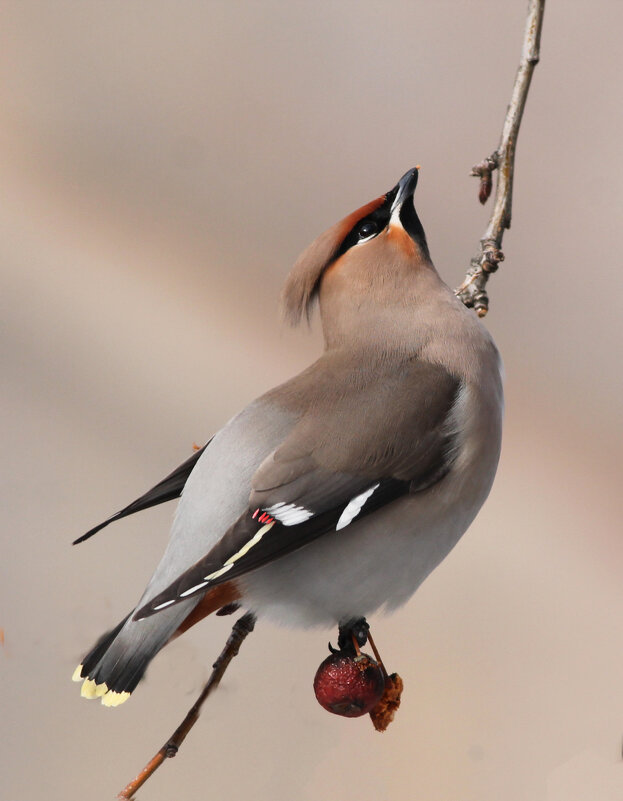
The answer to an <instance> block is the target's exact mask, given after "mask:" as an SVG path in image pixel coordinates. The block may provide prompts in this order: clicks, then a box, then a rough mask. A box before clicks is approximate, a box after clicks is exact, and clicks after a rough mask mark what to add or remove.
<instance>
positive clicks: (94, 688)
mask: <svg viewBox="0 0 623 801" xmlns="http://www.w3.org/2000/svg"><path fill="white" fill-rule="evenodd" d="M107 692H108V687H107V685H106V682H102V683H101V684H96V683H95V681H94V680H93V679H86V680H85V682H84V684H83V685H82V689H81V690H80V695H81V696H82V697H83V698H89V699H91V698H99V697H100V696H103V695H106V693H107Z"/></svg>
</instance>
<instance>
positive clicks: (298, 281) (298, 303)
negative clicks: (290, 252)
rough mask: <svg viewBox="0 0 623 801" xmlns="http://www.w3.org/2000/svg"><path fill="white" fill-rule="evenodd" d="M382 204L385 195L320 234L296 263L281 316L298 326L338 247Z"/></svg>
mask: <svg viewBox="0 0 623 801" xmlns="http://www.w3.org/2000/svg"><path fill="white" fill-rule="evenodd" d="M384 201H385V195H381V197H379V198H377V199H376V200H373V201H371V202H370V203H366V205H365V206H362V207H361V208H360V209H357V210H356V211H353V212H352V213H351V214H349V215H348V216H347V217H345V218H344V219H343V220H340V222H339V223H336V224H335V225H333V226H332V227H331V228H329V230H328V231H325V232H324V233H323V234H320V236H319V237H317V238H316V239H315V240H314V241H313V242H312V243H311V245H309V247H307V248H306V249H305V250H304V251H303V252H302V253H301V255H300V256H299V257H298V259H297V260H296V263H295V265H294V267H293V268H292V270H291V271H290V274H289V275H288V278H287V279H286V283H285V286H284V288H283V292H282V295H281V303H282V308H283V312H284V316H285V317H286V319H287V320H289V322H290V323H291V324H292V325H297V324H298V323H299V322H300V321H301V318H302V317H303V315H305V316H306V317H307V318H308V319H309V315H310V312H311V309H312V306H313V303H314V300H315V299H316V295H317V293H318V287H319V285H320V279H321V277H322V274H323V272H324V271H325V270H326V269H327V267H328V266H329V265H330V264H331V262H332V261H333V259H334V258H335V255H336V253H337V252H338V250H339V248H340V245H341V244H342V242H343V241H344V239H345V238H346V237H347V236H348V234H349V233H350V231H351V230H352V229H353V227H354V226H355V225H356V224H357V223H358V222H359V220H361V219H363V218H364V217H367V216H368V215H369V214H371V213H372V212H373V211H374V210H375V209H377V208H378V207H379V206H380V205H382V204H383V202H384Z"/></svg>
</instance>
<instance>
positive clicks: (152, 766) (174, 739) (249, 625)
mask: <svg viewBox="0 0 623 801" xmlns="http://www.w3.org/2000/svg"><path fill="white" fill-rule="evenodd" d="M254 626H255V615H253V614H251V613H250V612H247V614H246V615H243V616H242V617H241V618H239V619H238V620H237V621H236V622H235V623H234V625H233V627H232V630H231V634H230V635H229V637H228V638H227V642H226V643H225V647H224V648H223V650H222V651H221V653H220V655H219V657H218V659H217V660H216V662H215V663H214V664H213V665H212V668H213V669H212V674H211V675H210V678H209V679H208V682H207V684H206V685H205V687H204V688H203V690H202V691H201V695H200V696H199V698H197V700H196V701H195V703H194V704H193V706H192V707H191V708H190V710H189V711H188V714H187V715H186V717H185V718H184V720H183V721H182V723H181V724H180V725H179V726H178V727H177V729H176V730H175V731H174V732H173V734H172V735H171V737H169V739H168V740H167V741H166V743H165V744H164V745H163V746H162V748H161V749H160V751H158V753H157V754H156V755H155V756H154V757H153V758H152V759H150V761H149V762H148V763H147V764H146V765H145V767H144V768H143V770H142V771H141V772H140V773H139V774H138V776H137V777H136V778H135V779H133V780H132V781H131V782H130V783H129V784H128V785H127V786H126V787H124V788H123V790H122V791H121V792H120V793H119V795H118V796H117V801H122V800H123V799H125V800H126V801H127V799H129V798H132V796H133V795H134V793H135V792H136V791H137V790H138V789H140V788H141V787H142V786H143V785H144V784H145V782H146V781H147V779H149V777H150V776H151V775H152V773H154V772H155V771H156V770H157V769H158V768H159V767H160V765H162V763H163V762H164V760H165V759H167V758H172V757H174V756H175V755H176V754H177V752H178V750H179V748H180V746H181V744H182V743H183V742H184V740H185V739H186V735H187V734H188V732H189V731H190V730H191V729H192V727H193V726H194V725H195V723H196V722H197V720H198V719H199V714H200V712H201V707H202V705H203V702H204V701H205V700H206V698H207V697H208V696H209V695H210V693H211V692H212V690H214V689H215V688H216V687H218V685H219V682H220V681H221V679H222V678H223V674H224V673H225V671H226V670H227V667H228V665H229V663H230V662H231V660H232V659H233V658H234V657H235V656H236V655H237V654H238V651H239V650H240V646H241V645H242V643H243V642H244V640H245V638H246V637H247V635H248V634H250V633H251V632H252V631H253V628H254Z"/></svg>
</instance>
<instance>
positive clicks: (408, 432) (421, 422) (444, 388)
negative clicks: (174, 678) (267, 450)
mask: <svg viewBox="0 0 623 801" xmlns="http://www.w3.org/2000/svg"><path fill="white" fill-rule="evenodd" d="M381 381H383V382H384V384H387V383H388V382H389V383H391V384H392V386H389V387H387V386H384V387H379V386H377V387H376V389H375V391H374V392H368V391H367V390H365V389H364V390H363V391H362V390H361V388H359V390H358V391H357V397H356V399H355V398H350V399H349V398H347V397H346V396H345V395H344V393H342V400H343V401H344V402H343V403H339V404H336V403H335V399H333V400H331V399H329V401H328V402H327V403H326V404H323V403H322V402H319V403H317V404H314V405H313V407H312V408H311V409H310V410H308V413H307V414H306V415H305V416H304V417H303V419H302V420H301V421H300V423H299V424H298V425H296V426H295V428H294V429H293V430H292V431H291V433H290V434H289V435H288V436H287V437H286V439H285V440H284V442H283V443H282V445H281V446H280V447H278V448H276V449H275V450H274V451H273V452H272V453H271V454H270V455H269V456H268V457H267V458H266V459H265V460H264V462H263V463H262V464H261V465H260V467H259V468H258V470H257V471H256V473H255V475H254V477H253V481H252V490H251V494H250V502H249V506H248V510H247V511H245V512H244V513H243V514H242V515H241V516H240V517H239V518H238V520H237V521H236V522H235V523H234V524H233V525H232V526H231V527H230V528H229V530H228V531H227V532H226V534H225V535H224V536H223V537H222V538H221V539H220V540H219V542H218V543H217V544H216V545H215V546H214V547H213V548H212V549H211V550H210V551H209V552H208V553H207V555H206V556H205V557H203V558H202V559H200V560H199V561H198V562H196V563H195V564H194V565H193V566H192V567H191V568H190V569H188V570H186V571H185V572H184V573H182V574H181V575H180V576H179V578H178V579H176V580H175V581H174V582H172V583H171V584H170V585H169V586H168V587H167V588H166V589H165V590H164V591H163V592H160V593H158V594H157V595H156V596H154V597H153V598H151V599H150V601H149V603H147V604H145V605H144V606H143V607H142V608H140V609H139V610H138V612H137V613H136V614H135V619H140V618H143V617H147V616H149V615H151V614H154V613H156V612H158V611H160V610H161V609H164V608H166V607H169V606H171V605H172V604H174V603H177V602H179V601H182V600H184V599H186V598H188V597H189V596H192V595H194V594H196V593H200V592H205V591H206V590H207V589H209V588H210V587H212V586H214V585H216V584H220V583H221V582H223V581H229V580H230V579H234V578H236V577H238V576H241V575H243V574H244V573H247V572H249V571H250V570H254V569H255V568H258V567H261V566H262V565H265V564H267V563H268V562H272V561H273V560H275V559H277V558H279V557H281V556H284V555H285V554H287V553H290V552H291V551H294V550H297V549H299V548H301V547H303V546H304V545H306V544H308V543H309V542H311V541H312V540H314V539H316V538H318V537H320V536H322V535H326V536H339V533H340V530H341V529H342V528H344V527H345V526H347V525H349V524H350V523H351V522H352V521H353V520H355V519H357V518H359V517H362V516H363V515H368V514H370V513H372V512H374V511H375V510H377V509H379V508H381V507H382V506H385V505H386V504H388V503H391V502H392V501H393V500H395V499H396V498H398V497H400V496H401V495H405V494H407V493H409V492H417V491H421V490H423V489H425V488H427V487H429V486H431V485H432V484H434V483H436V482H437V481H438V480H440V479H441V478H442V477H443V476H444V475H445V474H446V473H447V472H448V470H449V469H450V467H451V464H452V461H453V459H454V456H455V453H456V448H455V447H454V438H455V430H454V428H455V426H454V423H453V416H452V410H453V407H454V405H455V402H456V400H457V397H458V395H459V390H460V387H461V384H460V382H459V381H457V379H456V378H454V377H453V376H452V375H450V374H449V373H448V372H447V371H446V370H445V369H444V368H443V367H441V366H439V365H434V364H430V363H425V362H421V361H417V360H412V361H410V362H408V363H406V364H405V365H404V370H402V371H401V372H400V373H399V374H397V375H396V374H394V375H393V376H392V377H391V378H390V377H389V376H381ZM384 389H385V390H387V392H385V391H384ZM383 396H385V398H384V397H383ZM371 398H374V402H371V400H370V399H371ZM379 399H380V400H379ZM390 399H391V402H392V403H393V404H394V408H386V407H385V405H384V403H385V401H386V400H390ZM349 401H350V402H349ZM355 401H356V402H355ZM344 414H345V415H346V417H345V416H344Z"/></svg>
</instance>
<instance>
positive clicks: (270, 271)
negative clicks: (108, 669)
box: [0, 0, 623, 801]
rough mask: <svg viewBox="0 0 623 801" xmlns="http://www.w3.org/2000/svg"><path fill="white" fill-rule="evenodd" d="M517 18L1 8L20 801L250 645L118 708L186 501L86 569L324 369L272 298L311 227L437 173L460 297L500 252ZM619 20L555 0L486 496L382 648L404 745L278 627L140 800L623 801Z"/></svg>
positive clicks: (523, 182) (432, 219)
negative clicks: (75, 678)
mask: <svg viewBox="0 0 623 801" xmlns="http://www.w3.org/2000/svg"><path fill="white" fill-rule="evenodd" d="M525 8H526V3H525V2H524V0H512V1H511V0H506V2H503V3H501V2H499V0H474V2H470V3H467V2H459V0H454V2H452V1H447V2H435V3H432V2H425V0H408V1H407V0H387V1H386V2H384V3H378V2H375V3H372V2H368V1H367V0H364V2H326V0H320V1H319V2H318V1H317V2H291V3H286V2H274V1H273V2H270V1H269V0H268V1H265V2H262V3H250V2H248V3H241V2H202V3H196V2H184V1H183V2H175V3H173V2H164V1H163V0H150V2H143V1H138V0H136V1H135V2H131V3H128V2H116V1H115V2H112V1H111V2H106V3H97V2H93V0H82V1H81V2H55V3H42V2H33V1H32V0H20V1H19V2H17V1H16V2H5V3H3V14H2V17H3V21H2V26H1V29H0V37H1V40H0V60H1V74H2V83H1V88H0V92H1V95H0V100H1V104H0V148H1V150H0V153H1V160H2V166H1V170H2V193H1V195H2V199H1V201H0V202H1V204H2V206H1V209H0V227H1V233H0V268H1V270H2V291H1V298H0V304H1V320H2V336H1V344H2V379H3V380H2V396H3V399H2V427H3V431H2V443H3V445H2V447H3V467H4V471H3V479H2V494H3V498H2V509H3V518H4V522H3V531H2V555H3V558H2V568H3V569H2V582H1V584H0V599H1V605H0V627H1V628H2V629H3V630H4V635H5V641H4V645H3V646H2V647H0V677H1V681H0V704H1V709H2V718H1V727H2V729H1V731H2V745H1V746H0V797H1V798H2V799H7V801H31V799H42V798H45V799H51V800H52V801H57V800H58V801H60V799H63V801H67V799H96V798H97V799H99V798H112V797H114V795H115V794H116V792H117V791H118V790H119V789H120V788H121V787H122V786H123V785H124V784H125V782H126V781H127V780H129V779H130V778H131V777H132V776H133V775H134V774H135V773H136V772H137V770H138V769H139V768H140V767H141V766H142V765H143V763H144V762H145V760H146V759H147V758H148V757H150V756H151V754H152V753H153V752H154V751H155V750H156V749H157V748H158V747H159V746H160V745H161V743H162V742H163V741H164V739H165V738H166V737H167V736H168V734H169V733H170V732H171V731H172V730H173V728H174V727H175V726H176V725H177V723H178V721H179V720H180V718H181V717H182V715H183V713H184V712H185V711H186V709H187V707H188V706H189V705H190V703H191V702H192V700H193V698H194V696H195V694H196V693H197V692H198V690H199V688H200V687H201V684H202V682H203V681H204V680H205V678H206V677H207V675H208V672H209V665H210V664H211V661H212V659H213V658H214V656H215V655H216V653H217V652H218V651H219V650H220V648H221V645H222V642H223V640H224V638H225V635H226V632H227V631H228V629H229V625H230V623H231V621H230V620H227V619H219V620H214V621H208V622H206V623H204V624H203V625H202V626H200V627H198V628H197V629H195V630H193V631H192V632H191V633H190V634H188V635H187V636H186V637H184V638H182V639H181V640H179V641H178V642H176V643H175V644H174V645H173V646H171V647H170V648H168V649H167V650H166V651H165V652H163V653H162V654H161V656H160V657H159V658H158V659H157V660H156V661H155V663H154V664H153V666H152V669H151V670H150V672H149V674H148V677H147V679H146V681H145V682H144V683H143V684H142V685H141V686H140V688H139V690H138V691H137V692H136V693H135V696H134V697H133V698H132V700H131V701H130V702H129V703H128V704H126V705H125V706H124V707H122V708H120V709H118V710H115V711H113V710H108V709H104V708H102V707H101V706H100V705H99V704H94V703H87V702H86V701H83V700H81V699H80V697H79V693H78V687H77V686H76V685H73V684H72V683H71V682H70V681H69V678H70V676H71V673H72V671H73V668H74V666H75V664H76V663H77V662H78V660H79V658H80V656H81V655H82V653H83V652H84V651H85V650H86V649H87V648H89V647H90V646H91V644H92V642H93V641H94V639H95V638H96V637H97V636H98V635H99V634H100V633H101V632H102V631H104V630H105V629H107V628H109V627H110V626H111V625H112V624H114V623H116V622H117V620H118V619H119V618H120V617H121V616H122V615H123V614H125V612H126V611H127V610H128V609H129V608H130V607H131V606H132V605H133V604H134V603H135V601H136V600H137V597H138V595H139V594H140V591H141V590H142V588H143V586H144V584H145V582H146V580H147V579H148V577H149V575H150V574H151V571H152V569H153V567H154V565H155V563H156V562H157V560H158V559H159V556H160V553H161V550H162V548H163V546H164V543H165V541H166V538H167V527H168V524H169V520H170V518H171V514H172V511H173V507H172V506H168V507H166V508H161V509H159V510H152V511H149V512H146V513H144V514H143V515H141V516H139V517H137V518H134V519H130V520H128V521H126V522H123V523H121V524H118V525H116V526H115V527H114V528H111V529H108V530H106V531H104V532H102V533H101V534H100V535H98V536H97V537H96V538H95V539H94V540H93V541H91V542H88V543H87V544H85V545H83V546H81V547H79V548H74V549H72V548H71V547H70V542H71V540H72V539H73V538H74V537H76V536H77V535H79V534H80V533H82V532H83V531H84V530H85V529H86V528H88V527H89V526H91V525H92V524H94V523H96V522H98V521H99V520H100V519H101V518H103V517H105V516H106V515H108V514H109V513H111V512H112V511H114V510H116V509H117V508H119V507H120V506H121V505H124V504H125V503H126V502H128V501H129V500H131V499H133V498H134V497H136V495H137V494H139V493H140V492H142V491H143V490H144V489H146V488H147V487H149V486H151V485H152V484H153V483H154V482H155V481H156V480H158V479H159V478H161V477H162V476H163V475H164V474H165V473H167V472H168V471H169V470H170V469H172V468H173V467H174V466H176V465H177V464H178V463H179V462H180V461H182V460H183V459H185V458H186V457H187V455H188V454H189V453H190V449H191V445H192V443H193V441H195V442H203V441H205V439H206V438H208V437H209V436H210V434H211V433H212V432H214V431H215V430H216V429H217V428H218V427H219V426H220V425H221V424H222V423H223V422H224V421H225V420H226V419H228V417H229V416H230V415H232V414H233V413H234V412H236V411H237V410H238V409H239V408H240V407H241V406H243V405H244V404H245V403H247V402H248V401H249V400H251V399H252V398H253V397H255V396H256V395H258V394H259V393H260V392H262V391H263V390H265V389H266V388H268V387H270V386H272V385H274V384H275V383H276V382H278V381H281V380H283V379H284V378H286V377H288V376H289V375H291V374H293V373H294V372H295V371H297V370H299V369H301V368H302V367H303V366H305V365H306V364H307V363H308V362H309V361H310V360H311V359H312V358H313V357H314V355H315V354H316V353H317V352H318V349H319V342H320V340H319V337H318V332H317V329H315V331H314V333H313V334H312V335H310V334H309V333H308V332H307V331H301V332H289V331H287V330H285V329H284V328H283V326H282V325H281V323H280V322H279V317H278V313H277V298H278V293H279V289H280V286H281V283H282V281H283V278H284V276H285V274H286V272H287V270H288V269H289V267H290V265H291V264H292V263H293V261H294V259H295V257H296V256H297V254H298V252H299V251H300V250H301V249H302V248H303V247H304V246H306V245H307V244H308V242H309V241H311V239H313V238H314V237H315V236H316V234H317V233H319V232H320V231H321V230H323V229H324V228H325V227H326V226H328V225H329V224H332V223H333V222H335V221H336V220H337V219H338V218H340V217H341V216H343V215H344V214H345V213H347V212H349V211H350V210H352V209H353V208H356V207H357V206H359V205H361V204H362V203H363V202H366V201H368V200H369V199H371V198H373V197H376V196H377V195H379V194H380V193H382V192H384V191H386V190H387V189H389V188H390V187H391V186H392V185H393V184H394V183H395V181H396V180H397V179H398V178H399V177H400V175H401V174H402V173H403V172H404V171H405V170H406V169H408V168H409V167H411V166H412V165H413V164H415V163H420V164H422V174H421V180H420V186H419V187H418V190H417V195H416V203H417V207H418V210H419V213H420V216H421V218H422V221H423V223H424V226H425V228H426V231H427V234H428V238H429V243H430V246H431V251H432V254H433V258H434V259H435V261H436V264H437V266H438V268H439V270H440V272H441V273H442V275H443V276H444V277H445V279H446V280H447V281H448V282H449V283H450V284H451V285H456V284H457V283H458V282H459V280H460V278H461V276H462V274H463V272H464V269H465V266H466V264H467V261H468V259H469V257H470V255H471V254H472V252H473V251H474V248H475V245H476V242H477V240H478V238H479V236H480V235H481V233H482V232H483V231H484V227H485V224H486V219H487V215H488V213H489V212H488V209H485V210H483V209H481V208H480V207H479V206H478V203H477V202H476V191H477V186H476V182H475V180H474V179H470V178H469V177H468V172H469V168H470V167H471V165H472V164H473V163H474V162H476V161H478V160H480V159H481V158H482V157H483V156H485V155H487V154H488V153H489V152H490V151H491V150H492V149H493V148H494V146H495V145H496V143H497V139H498V135H499V131H500V128H501V124H502V117H503V114H504V110H505V107H506V103H507V102H508V98H509V95H510V89H511V85H512V81H513V78H514V74H515V70H516V66H517V60H518V55H519V51H520V44H521V37H522V33H523V25H524V14H525ZM622 25H623V5H622V4H621V3H620V2H619V0H610V2H607V0H601V2H595V3H588V2H580V1H579V0H565V2H562V0H548V8H547V12H546V18H545V29H544V35H543V48H542V63H541V65H540V66H539V67H538V69H537V71H536V74H535V80H534V84H533V88H532V92H531V95H530V98H529V101H528V107H527V111H526V116H525V119H524V125H523V128H522V131H521V135H520V139H519V148H518V159H517V181H516V190H515V207H514V218H513V228H512V230H511V231H510V232H509V233H508V234H507V236H506V239H505V243H504V250H505V252H506V255H507V260H506V262H505V264H504V265H503V268H502V269H501V270H500V273H499V274H498V275H497V276H495V278H494V279H493V280H492V282H491V300H492V310H491V312H490V315H489V317H488V318H487V325H488V326H489V327H490V329H491V330H492V332H493V334H494V336H495V337H496V340H497V342H498V344H499V346H500V349H501V351H502V354H503V356H504V360H505V364H506V372H507V382H506V391H507V421H506V435H505V441H504V451H503V455H502V461H501V465H500V470H499V473H498V478H497V482H496V484H495V487H494V489H493V492H492V495H491V498H490V500H489V502H488V503H487V505H486V506H485V508H484V509H483V511H482V513H481V515H480V516H479V518H478V519H477V521H476V523H475V524H474V525H473V527H472V529H471V530H470V532H469V533H468V534H467V535H466V536H465V537H464V539H463V540H462V541H461V543H460V544H459V545H458V547H457V548H456V549H455V551H454V552H453V553H452V554H451V555H450V557H449V558H448V559H447V560H446V561H445V562H444V563H443V565H442V566H441V567H440V568H439V569H438V570H437V571H436V572H435V573H434V574H433V575H432V576H431V577H430V578H429V579H428V581H427V582H426V583H425V585H424V586H423V587H422V588H421V590H420V591H419V593H418V594H417V596H416V597H415V598H414V599H413V600H412V601H411V603H410V604H409V605H408V606H407V607H406V608H405V609H404V610H402V611H401V612H400V613H398V614H396V615H395V616H393V617H392V618H387V619H382V618H378V619H374V620H373V621H372V623H373V625H374V632H375V636H376V639H377V642H378V643H379V645H380V646H381V647H382V651H383V654H384V656H385V659H386V661H387V663H388V665H389V667H390V668H392V669H396V670H399V671H400V673H401V674H402V676H403V677H404V680H405V684H406V691H405V695H404V700H403V706H402V709H401V710H400V713H399V715H398V717H397V719H396V722H395V723H394V725H393V727H392V728H391V729H390V730H389V731H388V733H387V734H385V735H383V736H380V735H378V734H375V733H374V732H373V731H372V728H371V726H370V724H369V722H368V721H367V719H364V720H361V721H350V720H342V719H339V718H335V717H332V716H330V715H327V714H326V713H325V712H323V710H321V708H320V707H319V706H318V705H317V704H316V701H315V699H314V697H313V692H312V689H311V681H312V677H313V674H314V672H315V669H316V666H317V665H318V664H319V662H320V661H321V660H322V659H323V658H324V656H325V653H326V642H327V639H328V636H329V635H328V633H327V632H323V631H321V632H309V633H305V632H290V631H287V630H281V629H277V628H274V627H272V626H270V625H268V624H260V625H258V628H257V630H256V633H255V635H254V636H253V637H252V638H251V639H250V640H249V642H248V643H247V644H246V645H245V646H244V651H243V653H242V654H241V657H240V658H239V660H238V661H237V662H236V663H234V665H233V666H232V668H231V670H230V672H229V674H228V675H227V678H226V680H225V682H224V684H223V687H222V690H221V691H220V692H219V694H218V695H217V696H216V697H214V698H213V700H212V701H211V702H210V704H209V707H208V708H207V709H206V711H205V713H204V715H203V717H202V719H201V721H200V723H199V724H198V726H197V727H196V728H195V730H194V731H193V732H192V734H191V735H190V737H189V739H188V740H187V741H186V743H185V744H184V747H183V749H182V752H181V755H180V756H179V757H178V759H176V760H175V761H172V762H170V763H168V764H167V765H165V766H164V767H163V768H162V769H161V771H159V772H158V774H157V775H156V776H155V777H154V778H153V779H152V780H151V782H150V783H149V784H148V785H147V786H146V787H145V788H144V789H143V790H142V791H141V793H140V798H142V799H150V801H161V800H162V801H164V799H173V798H174V799H177V800H179V801H184V799H195V798H220V797H230V798H242V797H253V798H254V799H258V801H262V799H271V801H289V800H290V799H292V798H298V799H301V801H308V800H311V799H328V798H339V797H345V796H349V797H350V796H357V797H358V798H361V799H392V801H398V800H399V799H409V800H411V799H426V801H541V799H546V801H589V800H590V801H615V799H620V798H621V797H623V763H622V762H621V743H622V736H623V692H622V680H623V622H622V621H623V583H622V581H621V576H622V573H623V536H622V531H621V515H622V512H623V509H622V502H621V495H622V491H621V450H622V449H621V442H622V438H623V418H622V415H621V394H622V391H623V382H622V378H621V375H622V371H621V344H622V333H623V330H622V328H623V326H622V322H621V319H622V314H621V312H622V297H623V280H622V278H621V275H622V271H621V254H620V247H621V245H620V230H621V212H622V206H623V192H622V186H623V182H622V181H621V177H622V176H621V160H620V148H621V141H623V119H622V112H621V94H620V74H621V63H620V59H619V54H620V50H621V46H620V32H621V26H622Z"/></svg>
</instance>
